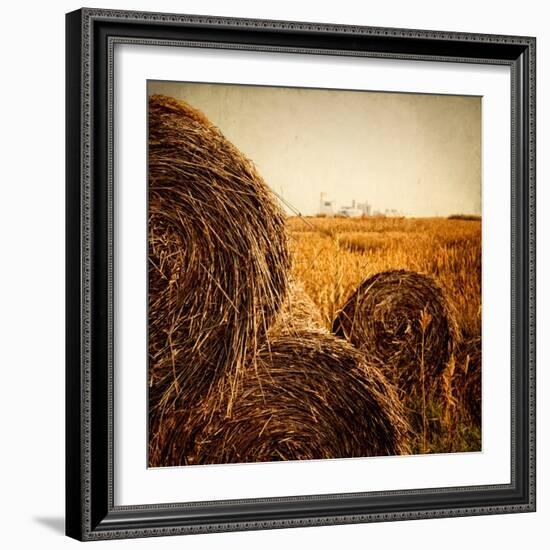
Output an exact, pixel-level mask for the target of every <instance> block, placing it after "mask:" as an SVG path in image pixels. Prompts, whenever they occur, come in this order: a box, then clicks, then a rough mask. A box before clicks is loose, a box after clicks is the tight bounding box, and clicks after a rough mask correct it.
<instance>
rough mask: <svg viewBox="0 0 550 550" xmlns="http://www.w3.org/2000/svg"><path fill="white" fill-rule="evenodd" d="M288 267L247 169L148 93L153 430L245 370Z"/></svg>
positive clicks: (211, 135)
mask: <svg viewBox="0 0 550 550" xmlns="http://www.w3.org/2000/svg"><path fill="white" fill-rule="evenodd" d="M289 262H290V257H289V251H288V247H287V237H286V233H285V230H284V214H283V212H282V211H281V209H280V208H279V207H278V205H277V204H276V203H275V201H274V200H273V198H272V194H271V192H270V191H269V189H268V187H267V186H266V184H265V183H264V182H263V180H262V178H261V177H260V175H259V174H258V173H257V172H256V170H255V168H254V166H253V164H252V163H251V162H250V161H249V160H247V159H246V158H245V157H244V156H243V155H242V154H241V153H240V152H239V150H238V149H237V148H236V147H234V146H233V145H232V144H231V143H230V142H228V141H227V140H226V139H225V138H224V136H223V135H222V134H221V132H220V131H219V130H218V129H217V128H216V127H214V126H213V125H212V124H211V123H210V122H209V121H208V120H207V119H206V117H204V115H202V113H200V112H198V111H196V110H195V109H193V108H192V107H190V106H189V105H187V104H186V103H184V102H181V101H176V100H174V99H172V98H169V97H164V96H158V95H155V96H151V97H150V99H149V373H150V381H149V382H150V397H149V399H150V400H149V402H150V411H151V422H152V426H157V427H158V424H159V422H160V419H161V418H162V417H163V415H164V414H165V413H166V412H167V411H168V410H170V409H175V408H182V407H187V406H189V404H190V403H193V402H195V401H196V400H197V399H199V398H201V397H203V396H205V395H207V394H208V392H209V391H210V389H211V388H212V385H213V384H214V383H215V382H216V380H218V379H219V378H220V377H221V376H222V374H223V375H224V376H226V377H228V376H229V375H235V376H231V377H230V379H236V375H237V374H238V372H239V371H240V370H241V369H243V368H245V366H246V365H247V364H248V365H250V363H251V360H250V357H251V356H253V355H254V353H255V349H256V348H257V347H258V346H259V345H260V343H261V342H262V341H263V339H264V337H265V334H266V332H267V330H268V327H269V326H270V324H271V321H272V319H273V318H274V317H275V315H276V313H277V311H278V309H279V306H280V304H281V302H282V300H283V298H284V296H285V293H286V289H287V273H288V268H289ZM230 391H231V392H232V391H234V388H230ZM230 404H231V399H229V400H228V406H230Z"/></svg>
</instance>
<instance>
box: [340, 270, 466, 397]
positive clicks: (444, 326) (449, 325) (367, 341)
mask: <svg viewBox="0 0 550 550" xmlns="http://www.w3.org/2000/svg"><path fill="white" fill-rule="evenodd" d="M333 333H334V334H336V335H337V336H339V337H342V338H346V339H347V340H348V341H349V342H351V343H352V344H353V345H354V346H355V347H357V348H358V349H360V350H362V351H363V352H364V353H365V355H366V357H367V358H368V360H369V361H371V362H373V363H374V364H376V365H378V366H379V367H380V368H381V369H382V370H383V371H384V372H385V373H386V375H387V376H388V378H389V379H390V380H391V381H392V382H393V383H394V384H395V385H396V386H397V387H398V388H400V389H401V390H403V391H404V392H406V393H407V394H408V395H410V394H411V393H413V394H414V393H416V392H417V390H419V388H420V384H421V383H423V385H424V386H423V387H424V390H427V389H434V388H435V386H436V385H437V381H438V379H439V377H440V375H441V374H442V372H443V371H444V369H445V366H446V364H447V362H448V361H449V359H450V357H451V355H452V353H453V350H454V347H455V342H456V340H457V336H458V326H457V323H456V321H455V316H454V313H453V310H452V308H451V305H450V303H449V302H448V300H447V299H446V297H445V295H444V293H443V291H442V290H441V288H440V287H439V285H438V284H437V283H436V282H435V281H434V280H433V279H432V278H430V277H428V276H426V275H422V274H420V273H414V272H411V271H404V270H395V271H385V272H382V273H378V274H376V275H374V276H372V277H370V278H369V279H367V280H365V281H364V282H363V283H362V284H361V285H360V286H359V287H358V288H357V290H356V291H355V292H354V293H353V295H352V296H351V297H350V298H349V300H348V301H347V302H346V304H345V305H344V307H343V308H342V310H341V311H340V312H339V313H338V315H337V317H336V319H335V320H334V323H333ZM421 366H423V369H422V368H421ZM422 370H423V373H424V377H423V380H421V378H422V376H421V374H422ZM418 393H419V392H418Z"/></svg>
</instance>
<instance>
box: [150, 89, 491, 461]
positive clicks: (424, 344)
mask: <svg viewBox="0 0 550 550" xmlns="http://www.w3.org/2000/svg"><path fill="white" fill-rule="evenodd" d="M147 92H148V103H147V108H148V258H147V261H148V355H149V358H148V391H149V393H148V408H149V428H148V466H149V467H173V466H190V465H207V464H232V463H250V462H271V461H289V460H321V459H345V458H364V457H374V456H377V457H384V456H397V455H421V454H429V453H432V454H433V453H460V452H479V451H481V450H482V445H481V420H482V418H481V416H482V415H481V411H482V392H481V378H482V361H481V342H482V339H481V337H482V335H481V324H482V323H481V318H482V317H481V312H482V303H481V273H482V244H481V211H482V204H481V180H482V167H481V151H482V136H481V109H482V101H481V98H480V97H478V96H453V95H429V94H408V93H394V92H392V93H390V92H383V91H356V90H332V89H309V88H285V87H268V86H245V85H235V84H227V85H226V84H204V83H186V82H163V81H149V82H148V89H147Z"/></svg>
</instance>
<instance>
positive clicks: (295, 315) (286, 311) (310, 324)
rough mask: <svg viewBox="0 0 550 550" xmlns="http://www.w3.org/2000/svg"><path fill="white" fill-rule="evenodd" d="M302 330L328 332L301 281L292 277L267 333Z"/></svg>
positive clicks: (288, 332)
mask: <svg viewBox="0 0 550 550" xmlns="http://www.w3.org/2000/svg"><path fill="white" fill-rule="evenodd" d="M302 330H319V331H322V332H325V333H326V332H328V331H327V329H326V327H325V324H324V323H323V317H322V315H321V311H320V310H319V308H318V307H317V305H316V304H315V302H314V301H313V300H312V299H311V298H310V297H309V295H308V293H307V292H306V290H305V288H304V285H303V283H301V282H300V281H297V280H294V279H293V280H291V281H290V284H289V290H288V294H287V295H286V297H285V298H284V299H283V301H282V305H281V309H280V311H279V313H278V315H277V319H276V321H275V322H274V323H273V326H272V327H271V328H270V330H269V335H270V336H274V335H280V334H292V333H296V332H300V331H302Z"/></svg>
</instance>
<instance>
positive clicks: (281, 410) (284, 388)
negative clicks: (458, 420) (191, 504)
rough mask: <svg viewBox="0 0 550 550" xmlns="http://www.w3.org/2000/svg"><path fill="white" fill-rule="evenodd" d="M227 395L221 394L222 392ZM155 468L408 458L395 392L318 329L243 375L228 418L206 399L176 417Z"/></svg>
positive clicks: (287, 341) (271, 351)
mask: <svg viewBox="0 0 550 550" xmlns="http://www.w3.org/2000/svg"><path fill="white" fill-rule="evenodd" d="M220 391H221V392H222V393H223V389H221V388H220ZM167 425H169V426H171V429H169V430H168V431H167V432H166V433H165V436H164V440H163V441H157V442H156V443H155V445H154V448H152V449H151V453H150V457H153V458H154V459H155V461H156V462H155V464H153V465H162V466H170V465H181V464H227V463H243V462H269V461H278V460H312V459H331V458H347V457H367V456H388V455H399V454H407V453H408V452H409V447H408V443H407V441H408V435H409V426H408V423H407V421H406V420H405V415H404V411H403V408H402V406H401V404H400V403H399V401H398V399H397V397H396V394H395V390H394V389H393V388H392V386H391V385H390V384H389V383H388V382H387V381H386V379H385V378H384V376H383V375H382V374H381V373H380V371H379V370H378V369H377V368H375V367H372V366H369V365H368V364H367V363H366V361H365V358H364V355H363V354H362V353H361V352H359V351H358V350H356V349H354V348H353V347H352V346H351V345H349V344H347V343H346V342H345V341H342V340H341V339H338V338H336V337H334V336H333V335H331V334H329V333H322V332H320V331H318V330H313V331H310V330H306V329H303V330H295V331H293V333H288V334H280V335H277V336H274V337H273V338H272V339H271V340H270V341H269V343H268V344H266V345H265V346H264V348H263V349H262V350H261V352H260V353H259V354H258V356H257V357H256V364H255V368H249V369H246V370H245V371H243V372H242V376H241V378H240V380H239V385H238V390H237V392H236V394H235V396H234V399H233V405H232V408H231V412H230V413H229V414H228V413H227V407H226V406H225V404H224V403H223V402H216V401H215V399H213V398H211V397H210V398H208V399H206V400H205V401H204V402H203V403H202V404H201V405H200V406H199V407H197V408H196V409H195V410H193V411H180V412H179V413H175V414H174V415H173V417H172V418H171V419H170V421H169V423H167Z"/></svg>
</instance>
